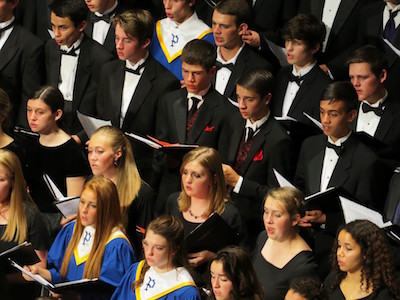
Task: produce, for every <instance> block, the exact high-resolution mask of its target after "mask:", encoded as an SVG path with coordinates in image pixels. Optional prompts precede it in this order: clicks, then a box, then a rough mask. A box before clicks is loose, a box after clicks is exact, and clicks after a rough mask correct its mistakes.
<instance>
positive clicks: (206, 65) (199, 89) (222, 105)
mask: <svg viewBox="0 0 400 300" xmlns="http://www.w3.org/2000/svg"><path fill="white" fill-rule="evenodd" d="M215 59H216V52H215V48H214V46H213V45H212V44H210V43H209V42H207V41H204V40H192V41H190V42H189V43H187V44H186V46H185V47H184V48H183V51H182V75H183V78H184V82H185V88H182V89H180V90H178V91H175V92H171V93H168V94H166V95H165V96H164V97H163V98H162V99H161V101H160V105H159V109H158V114H157V138H158V139H160V140H163V141H166V142H169V143H180V144H196V145H200V146H207V147H212V148H214V149H217V150H219V149H221V147H222V145H224V143H225V141H224V139H223V133H224V130H223V128H224V127H225V126H226V125H227V123H228V120H229V118H230V116H231V114H232V113H233V112H234V111H235V107H234V106H233V105H231V104H230V103H229V101H228V99H227V98H225V97H224V96H222V95H221V94H219V93H218V92H217V91H215V90H214V88H213V87H212V85H211V78H212V77H213V76H214V74H215V70H216V67H215ZM228 138H229V137H228ZM180 163H181V161H180V159H176V158H172V157H171V156H166V155H164V154H163V153H161V152H160V153H157V154H156V155H155V160H154V164H153V165H154V174H153V181H152V183H153V185H154V186H156V187H157V186H159V189H158V190H159V197H158V199H157V204H156V210H157V213H159V214H160V213H162V212H163V211H164V206H165V200H166V198H167V197H168V196H169V195H170V194H171V193H173V192H176V191H178V190H179V189H180V180H179V165H180Z"/></svg>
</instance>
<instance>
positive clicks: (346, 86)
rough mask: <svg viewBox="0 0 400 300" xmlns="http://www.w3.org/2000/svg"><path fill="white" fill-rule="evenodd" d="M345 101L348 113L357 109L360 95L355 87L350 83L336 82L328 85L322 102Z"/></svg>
mask: <svg viewBox="0 0 400 300" xmlns="http://www.w3.org/2000/svg"><path fill="white" fill-rule="evenodd" d="M323 100H329V101H331V102H335V101H343V102H344V108H345V110H346V111H347V112H350V111H352V110H354V109H357V106H358V95H357V92H356V90H355V89H354V87H353V85H352V84H351V83H350V82H348V81H336V82H333V83H331V84H330V85H328V87H327V88H326V89H325V91H324V93H323V94H322V97H321V101H323Z"/></svg>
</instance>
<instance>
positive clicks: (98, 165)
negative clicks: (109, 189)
mask: <svg viewBox="0 0 400 300" xmlns="http://www.w3.org/2000/svg"><path fill="white" fill-rule="evenodd" d="M121 154H122V151H121V150H119V151H117V152H114V150H113V149H112V146H111V141H110V138H109V137H108V136H106V135H102V134H94V135H93V136H92V137H91V139H90V141H89V146H88V159H89V164H90V168H91V169H92V173H93V175H103V176H104V177H106V178H109V179H111V178H112V176H113V174H114V171H115V167H114V161H117V160H118V159H119V158H120V157H121Z"/></svg>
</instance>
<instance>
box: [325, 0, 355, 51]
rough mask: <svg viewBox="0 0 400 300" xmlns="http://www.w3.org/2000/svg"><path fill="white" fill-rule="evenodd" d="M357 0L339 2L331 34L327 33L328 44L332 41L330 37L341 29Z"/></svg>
mask: <svg viewBox="0 0 400 300" xmlns="http://www.w3.org/2000/svg"><path fill="white" fill-rule="evenodd" d="M357 2H358V0H345V1H341V2H340V5H339V9H338V11H337V13H336V17H335V21H334V22H333V26H332V30H331V34H330V35H329V37H330V38H329V40H328V45H329V44H331V43H332V42H333V41H332V39H331V37H334V36H337V35H338V34H339V31H340V30H341V29H342V27H343V25H344V23H345V22H346V21H347V19H348V18H349V16H350V14H351V12H352V11H353V9H354V7H355V6H356V4H357Z"/></svg>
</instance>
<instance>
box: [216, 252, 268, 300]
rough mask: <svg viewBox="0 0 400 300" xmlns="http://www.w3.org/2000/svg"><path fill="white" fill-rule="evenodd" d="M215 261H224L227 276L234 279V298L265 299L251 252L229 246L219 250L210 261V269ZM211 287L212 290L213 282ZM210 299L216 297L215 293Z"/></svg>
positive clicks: (247, 299) (240, 299) (243, 299)
mask: <svg viewBox="0 0 400 300" xmlns="http://www.w3.org/2000/svg"><path fill="white" fill-rule="evenodd" d="M214 261H215V262H221V263H222V265H223V269H224V272H225V275H226V277H228V279H229V280H230V281H232V291H231V296H232V298H233V299H234V300H261V299H263V294H264V293H263V289H262V286H261V283H260V281H259V280H258V278H257V275H256V272H255V270H254V267H253V264H252V262H251V259H250V256H249V254H248V253H247V252H246V251H245V250H244V249H243V248H241V247H238V246H229V247H226V248H224V249H222V250H220V251H218V252H217V254H216V255H215V256H214V258H213V259H212V260H211V261H210V267H209V269H210V268H211V264H212V263H213V262H214ZM210 282H211V278H210V280H209V283H210ZM209 289H210V290H211V291H212V287H211V284H210V286H209ZM209 299H215V296H214V293H212V295H211V296H210V297H209Z"/></svg>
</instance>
